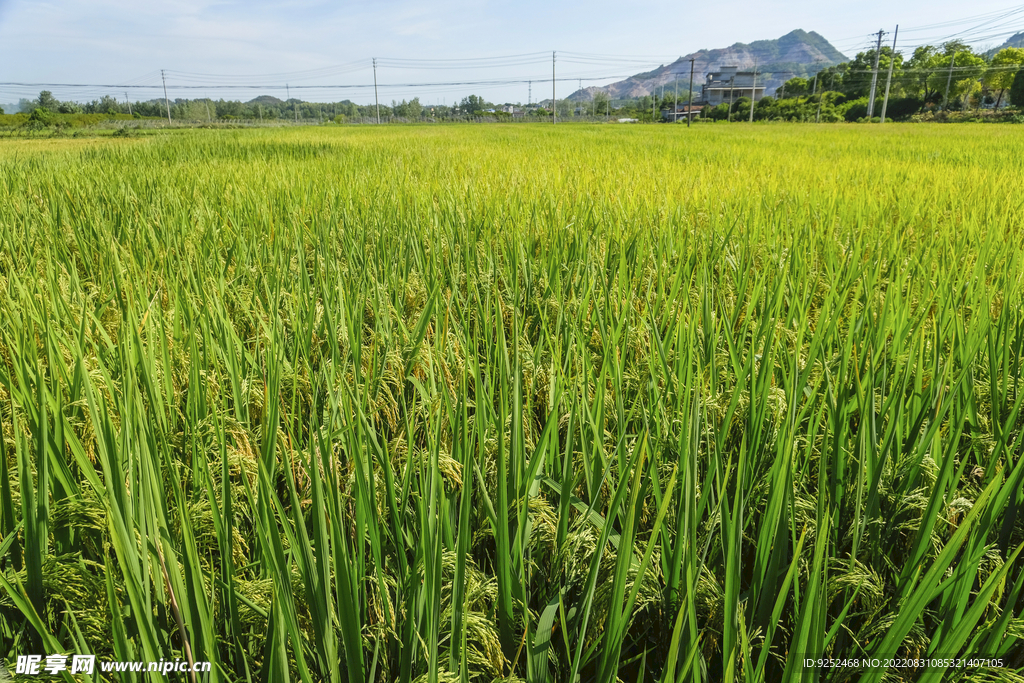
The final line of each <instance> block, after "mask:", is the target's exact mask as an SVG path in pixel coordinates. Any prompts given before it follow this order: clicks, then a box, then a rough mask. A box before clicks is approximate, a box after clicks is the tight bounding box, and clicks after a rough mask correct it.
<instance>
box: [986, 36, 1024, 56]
mask: <svg viewBox="0 0 1024 683" xmlns="http://www.w3.org/2000/svg"><path fill="white" fill-rule="evenodd" d="M1007 47H1024V31H1021V32H1020V33H1015V34H1014V35H1012V36H1010V37H1009V38H1007V39H1006V42H1005V43H1003V44H1002V45H1000V46H999V47H994V48H992V49H991V50H989V51H988V52H987V53H986V54H987V55H988V56H989V57H991V56H992V55H994V54H995V53H997V52H999V51H1000V50H1002V49H1004V48H1007Z"/></svg>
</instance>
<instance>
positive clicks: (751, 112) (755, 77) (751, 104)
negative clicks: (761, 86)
mask: <svg viewBox="0 0 1024 683" xmlns="http://www.w3.org/2000/svg"><path fill="white" fill-rule="evenodd" d="M815 78H817V76H815ZM815 83H817V81H815ZM756 96H757V60H756V59H755V60H754V87H752V88H751V89H750V121H748V123H753V122H754V98H755V97H756Z"/></svg>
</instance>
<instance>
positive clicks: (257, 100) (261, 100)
mask: <svg viewBox="0 0 1024 683" xmlns="http://www.w3.org/2000/svg"><path fill="white" fill-rule="evenodd" d="M246 104H262V105H263V106H264V107H280V106H281V105H282V104H284V100H279V99H278V98H276V97H274V96H273V95H260V96H259V97H254V98H253V99H251V100H249V101H248V102H246Z"/></svg>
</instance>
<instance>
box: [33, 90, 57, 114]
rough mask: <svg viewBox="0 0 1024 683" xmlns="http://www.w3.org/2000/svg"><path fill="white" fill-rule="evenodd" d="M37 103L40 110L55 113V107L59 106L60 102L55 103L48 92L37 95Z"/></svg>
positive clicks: (55, 100) (55, 99)
mask: <svg viewBox="0 0 1024 683" xmlns="http://www.w3.org/2000/svg"><path fill="white" fill-rule="evenodd" d="M37 103H38V105H39V107H40V108H41V109H46V110H47V111H57V107H58V106H59V105H60V102H59V101H57V98H56V97H54V96H53V93H52V92H50V91H49V90H44V91H42V92H41V93H39V99H38V100H37Z"/></svg>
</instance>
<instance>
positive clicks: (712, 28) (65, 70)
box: [0, 0, 1024, 104]
mask: <svg viewBox="0 0 1024 683" xmlns="http://www.w3.org/2000/svg"><path fill="white" fill-rule="evenodd" d="M896 24H900V25H901V28H900V36H899V37H900V43H899V46H900V47H901V48H903V49H904V50H910V49H912V47H913V46H914V45H918V44H922V43H926V42H935V43H937V42H941V41H942V40H944V39H946V38H948V37H951V36H955V35H961V36H963V37H967V38H969V39H970V40H969V41H968V42H971V43H973V44H975V45H978V46H985V47H992V46H995V45H998V44H1000V43H1002V42H1003V41H1004V40H1005V38H1007V37H1008V36H1009V35H1011V34H1013V33H1015V32H1017V31H1024V5H1014V4H1007V3H1005V2H992V1H989V0H978V1H977V2H973V3H963V2H952V1H950V0H904V1H903V2H899V3H893V2H883V1H882V0H864V1H863V2H859V3H856V4H855V3H848V2H847V3H823V2H821V1H820V0H816V1H811V0H794V1H791V2H781V1H779V0H761V1H759V2H753V0H720V1H719V2H715V3H697V2H692V3H685V4H684V3H681V2H678V1H676V2H673V1H670V0H648V1H647V2H644V3H632V2H621V1H620V2H615V1H612V0H591V2H588V3H585V4H584V3H580V2H574V3H570V2H565V1H564V0H519V1H518V2H515V3H511V2H494V1H492V0H434V1H433V2H423V1H422V0H416V1H413V0H377V1H375V2H371V1H368V0H356V1H354V2H340V3H339V2H319V1H316V0H305V1H302V0H300V1H296V2H263V1H261V0H248V1H246V2H239V1H235V0H217V1H211V0H164V1H163V2H159V3H156V2H145V0H143V1H142V2H140V1H139V0H89V1H88V2H86V1H85V0H34V1H31V2H30V1H28V0H0V103H10V102H17V101H18V99H19V98H21V97H34V96H36V95H38V93H39V91H40V90H42V89H44V87H43V86H42V85H39V84H44V83H45V84H77V85H89V86H90V87H84V88H82V87H80V88H71V87H65V86H58V85H52V86H51V85H48V86H45V89H48V90H51V91H52V92H53V93H54V95H55V96H57V97H58V99H74V100H77V101H88V100H91V99H97V98H99V97H100V96H102V95H103V94H109V95H113V96H116V97H118V98H119V99H124V97H125V92H126V91H127V92H128V96H129V97H130V99H132V100H133V101H136V100H148V99H153V98H156V97H161V96H162V94H163V91H162V90H161V86H162V83H161V69H163V70H165V71H166V78H167V90H168V94H169V96H170V97H171V99H174V98H175V97H212V98H213V99H220V98H224V99H242V100H248V99H251V98H252V97H254V96H256V95H259V94H268V95H274V96H276V97H280V98H282V99H284V98H285V97H286V95H287V94H291V95H292V96H297V97H301V98H302V99H304V100H306V101H325V102H326V101H340V100H343V99H350V100H352V101H354V102H357V103H360V104H369V103H372V102H373V100H374V91H373V77H374V70H373V62H372V59H373V58H377V60H378V68H377V81H378V91H379V97H380V101H381V102H382V103H390V102H391V101H392V100H403V99H411V98H413V97H419V98H420V101H421V102H422V103H424V104H434V103H447V104H451V103H452V102H454V101H457V100H459V99H461V98H462V97H464V96H466V95H469V94H477V95H480V96H482V97H484V98H485V99H487V100H490V101H492V102H498V103H500V102H524V103H525V102H527V101H528V100H532V101H537V100H539V99H543V98H547V97H550V95H551V81H550V79H551V51H552V50H555V51H557V53H558V54H557V55H556V74H557V76H558V78H559V79H565V80H559V81H558V82H557V85H556V88H557V91H556V94H557V95H558V96H559V97H561V96H564V95H567V94H569V93H570V92H572V91H574V90H576V89H577V87H578V86H579V85H580V84H582V85H583V86H587V85H603V84H606V83H610V82H613V81H616V80H620V79H621V78H624V77H626V76H629V75H631V74H634V73H637V72H641V71H645V70H649V69H651V68H653V67H656V66H658V65H660V64H664V63H669V62H671V61H673V60H675V59H676V58H678V57H679V56H681V55H684V54H688V53H690V52H694V51H696V50H699V49H702V48H707V49H713V48H719V47H727V46H729V45H732V44H733V43H736V42H744V43H747V42H752V41H754V40H760V39H766V38H778V37H779V36H782V35H784V34H786V33H788V32H789V31H792V30H793V29H797V28H801V29H804V30H806V31H816V32H817V33H819V34H821V35H822V36H824V37H825V38H826V39H827V40H829V41H830V42H831V43H832V44H833V45H835V46H836V47H837V48H838V49H839V50H840V51H841V52H843V53H844V54H846V55H848V56H851V57H852V56H853V55H855V54H856V53H857V52H858V51H862V50H864V49H866V48H868V47H869V45H870V44H871V41H872V40H873V39H872V37H871V36H870V34H871V33H874V32H877V31H878V30H879V29H885V30H886V31H890V32H891V31H892V30H893V28H894V26H895V25H896ZM890 39H891V34H890V35H889V36H888V37H887V40H890ZM578 79H583V80H582V81H580V80H578ZM530 80H533V81H534V82H533V84H532V88H531V86H530V84H529V83H528V81H530ZM517 81H521V82H517ZM15 83H19V84H25V85H12V84H15ZM286 84H287V87H286ZM114 86H121V87H114ZM124 86H133V87H124ZM237 86H246V88H245V89H239V88H238V87H237ZM326 86H330V87H326Z"/></svg>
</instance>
